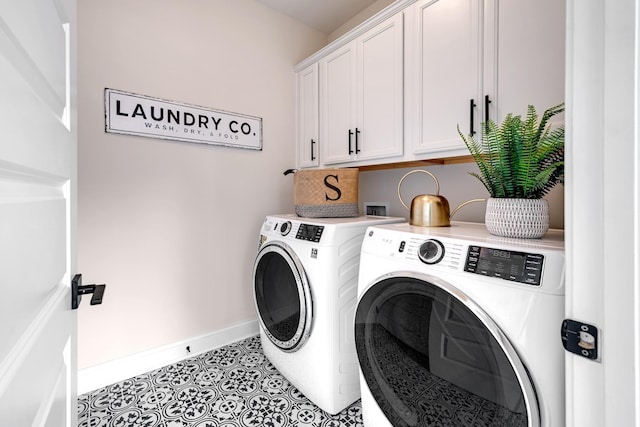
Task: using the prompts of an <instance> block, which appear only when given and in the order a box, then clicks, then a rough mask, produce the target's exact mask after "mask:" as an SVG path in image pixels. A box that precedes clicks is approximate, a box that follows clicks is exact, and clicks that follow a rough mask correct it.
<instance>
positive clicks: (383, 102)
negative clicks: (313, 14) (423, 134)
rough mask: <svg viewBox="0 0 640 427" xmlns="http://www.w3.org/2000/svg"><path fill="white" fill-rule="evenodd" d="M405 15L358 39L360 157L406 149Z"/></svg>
mask: <svg viewBox="0 0 640 427" xmlns="http://www.w3.org/2000/svg"><path fill="white" fill-rule="evenodd" d="M402 49H403V14H402V13H396V14H395V15H393V16H392V17H391V18H389V19H387V20H386V21H384V22H382V23H380V24H378V25H377V26H375V27H374V28H372V29H371V30H369V31H367V32H366V33H365V34H364V35H363V36H362V37H359V38H358V39H357V40H356V55H357V57H356V70H357V76H356V85H357V91H356V102H357V104H356V111H357V118H356V131H355V132H356V134H355V136H354V137H355V139H354V151H355V154H356V157H357V159H358V160H365V159H380V158H387V157H392V156H401V155H402V148H403V142H404V141H403V139H402V133H403V121H402V118H403V116H404V114H403V108H402V106H403V99H404V96H403V88H404V85H403V78H402V77H403V70H404V66H403V62H402V61H403V57H404V55H403V50H402Z"/></svg>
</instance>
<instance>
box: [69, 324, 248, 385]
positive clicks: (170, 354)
mask: <svg viewBox="0 0 640 427" xmlns="http://www.w3.org/2000/svg"><path fill="white" fill-rule="evenodd" d="M258 332H259V327H258V319H253V320H249V321H246V322H243V323H239V324H237V325H234V326H230V327H228V328H225V329H222V330H219V331H215V332H212V333H210V334H206V335H201V336H199V337H195V338H191V339H188V340H184V341H180V342H177V343H173V344H168V345H165V346H162V347H157V348H153V349H151V350H147V351H143V352H141V353H136V354H132V355H130V356H126V357H122V358H120V359H115V360H111V361H109V362H105V363H102V364H100V365H95V366H90V367H88V368H84V369H80V370H78V394H79V395H80V394H85V393H88V392H90V391H92V390H96V389H99V388H101V387H104V386H107V385H110V384H114V383H117V382H119V381H122V380H126V379H127V378H132V377H135V376H136V375H140V374H144V373H145V372H149V371H152V370H154V369H158V368H161V367H163V366H167V365H171V364H173V363H176V362H178V361H180V360H183V359H186V358H188V357H193V356H195V355H198V354H200V353H205V352H207V351H210V350H213V349H216V348H219V347H222V346H225V345H227V344H231V343H233V342H236V341H240V340H243V339H245V338H249V337H252V336H254V335H257V334H258ZM187 346H188V347H189V349H190V352H187V350H186V348H187Z"/></svg>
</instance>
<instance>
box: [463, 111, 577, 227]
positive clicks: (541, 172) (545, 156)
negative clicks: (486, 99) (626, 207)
mask: <svg viewBox="0 0 640 427" xmlns="http://www.w3.org/2000/svg"><path fill="white" fill-rule="evenodd" d="M563 111H564V103H562V104H560V105H557V106H555V107H551V108H549V109H547V110H546V111H545V112H544V113H543V114H542V117H540V120H538V118H539V117H538V114H537V113H536V109H535V108H534V107H533V106H532V105H529V106H528V108H527V115H526V117H525V118H524V120H523V119H522V118H521V116H516V115H513V114H508V115H507V116H506V117H505V118H504V120H503V121H502V123H501V124H500V125H499V126H498V124H496V123H495V122H493V121H492V120H488V121H487V122H486V123H484V124H483V125H482V135H481V137H480V140H478V139H477V138H475V137H474V136H473V135H468V136H467V137H465V136H464V135H463V134H462V132H460V127H459V126H458V133H459V134H460V137H462V139H463V140H464V143H465V145H466V146H467V148H468V149H469V152H470V153H471V155H472V156H473V158H474V160H475V162H476V164H477V165H478V168H479V170H480V173H479V174H478V173H475V172H469V173H470V174H471V175H473V176H475V177H476V178H478V179H479V180H480V181H481V182H482V184H484V186H485V187H486V189H487V191H489V195H490V196H491V197H490V198H489V199H488V200H487V210H486V213H485V224H486V226H487V229H488V230H489V232H490V233H492V234H495V235H499V236H504V237H518V238H539V237H542V236H543V235H544V234H545V233H546V232H547V230H548V229H549V205H548V202H547V200H546V199H543V196H545V195H546V194H547V193H548V192H549V191H550V190H551V189H552V188H553V187H555V186H556V185H557V184H559V183H564V127H563V126H560V127H555V128H552V126H551V124H550V120H551V118H552V117H554V116H556V115H557V114H560V113H562V112H563Z"/></svg>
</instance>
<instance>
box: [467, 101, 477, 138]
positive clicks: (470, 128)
mask: <svg viewBox="0 0 640 427" xmlns="http://www.w3.org/2000/svg"><path fill="white" fill-rule="evenodd" d="M474 108H476V103H475V102H474V101H473V98H471V99H470V100H469V135H473V134H475V133H476V131H475V130H473V109H474Z"/></svg>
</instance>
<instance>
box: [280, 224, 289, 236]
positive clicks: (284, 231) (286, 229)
mask: <svg viewBox="0 0 640 427" xmlns="http://www.w3.org/2000/svg"><path fill="white" fill-rule="evenodd" d="M290 231H291V221H287V222H283V223H282V225H281V226H280V234H282V235H283V236H286V235H287V234H289V232H290Z"/></svg>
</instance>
